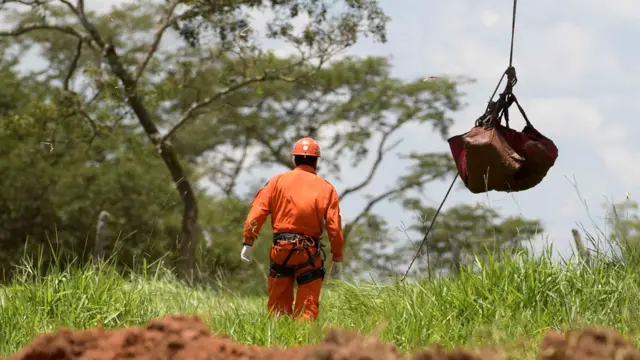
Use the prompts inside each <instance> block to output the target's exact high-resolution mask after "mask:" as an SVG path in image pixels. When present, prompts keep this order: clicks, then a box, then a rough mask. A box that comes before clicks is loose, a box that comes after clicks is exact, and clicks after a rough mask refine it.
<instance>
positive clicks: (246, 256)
mask: <svg viewBox="0 0 640 360" xmlns="http://www.w3.org/2000/svg"><path fill="white" fill-rule="evenodd" d="M252 251H253V249H252V248H251V246H249V245H244V246H242V251H241V252H240V259H242V260H244V261H246V262H251V252H252Z"/></svg>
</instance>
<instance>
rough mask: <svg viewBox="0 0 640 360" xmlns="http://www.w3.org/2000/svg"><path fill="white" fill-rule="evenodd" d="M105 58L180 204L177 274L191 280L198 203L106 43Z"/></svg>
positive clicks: (128, 78) (121, 66)
mask: <svg viewBox="0 0 640 360" xmlns="http://www.w3.org/2000/svg"><path fill="white" fill-rule="evenodd" d="M105 55H106V58H107V61H108V62H109V66H110V67H111V70H112V71H113V73H114V74H115V75H116V76H117V77H118V79H120V81H121V82H122V85H123V87H124V93H125V96H126V98H127V103H128V104H129V106H130V107H131V110H133V112H134V113H135V115H136V117H137V118H138V121H139V122H140V125H141V126H142V128H143V129H144V131H145V133H146V134H147V136H148V137H149V139H150V140H151V142H152V143H153V144H154V145H155V146H156V148H157V149H158V151H159V152H160V157H162V160H163V161H164V163H165V165H166V166H167V169H168V170H169V173H171V178H172V179H173V182H174V184H175V185H176V189H177V190H178V193H179V195H180V198H181V199H182V204H183V206H184V208H183V213H182V228H181V230H180V238H179V240H178V244H177V246H176V247H177V248H176V254H177V255H178V262H177V265H178V275H179V276H180V277H181V278H182V279H185V280H190V279H192V277H193V275H194V270H195V261H196V251H195V250H196V237H195V230H196V224H197V222H198V204H197V201H196V196H195V193H194V191H193V187H192V186H191V183H190V182H189V180H188V179H187V175H186V174H185V172H184V168H183V167H182V165H181V164H180V159H179V158H178V155H177V154H176V152H175V150H174V149H173V146H172V145H171V143H170V142H169V141H165V142H162V141H161V139H162V136H161V135H160V132H159V131H158V128H157V126H156V124H155V123H154V122H153V120H152V117H151V114H150V113H149V110H148V109H147V108H146V106H145V105H144V101H143V99H142V98H141V97H140V96H139V95H138V91H137V89H136V87H137V86H136V83H135V81H134V80H133V78H132V76H131V74H129V72H128V71H127V70H126V69H125V68H124V65H123V64H122V61H121V59H120V57H119V56H118V54H116V52H115V49H114V48H113V46H109V45H108V46H107V48H106V54H105Z"/></svg>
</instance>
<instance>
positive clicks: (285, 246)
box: [267, 242, 323, 320]
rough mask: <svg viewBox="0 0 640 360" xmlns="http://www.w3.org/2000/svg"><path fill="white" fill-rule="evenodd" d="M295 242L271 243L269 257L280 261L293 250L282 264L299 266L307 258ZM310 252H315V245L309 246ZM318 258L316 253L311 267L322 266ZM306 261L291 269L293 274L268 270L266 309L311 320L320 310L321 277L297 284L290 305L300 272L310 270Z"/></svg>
mask: <svg viewBox="0 0 640 360" xmlns="http://www.w3.org/2000/svg"><path fill="white" fill-rule="evenodd" d="M295 248H296V245H294V244H291V243H288V242H280V243H278V244H275V245H274V246H272V247H271V254H270V258H271V261H272V262H273V263H275V264H279V265H282V264H283V262H284V260H285V259H286V258H287V256H288V255H289V253H290V252H291V251H292V250H293V253H292V254H291V256H290V257H289V259H288V260H287V262H286V264H285V265H286V266H292V267H295V266H299V265H302V264H304V263H305V262H307V261H308V260H309V256H308V255H307V253H306V252H305V251H304V250H303V249H295ZM309 250H310V251H311V256H315V255H316V254H317V252H318V250H317V249H315V248H314V249H309ZM322 263H323V261H322V258H321V256H320V254H317V256H316V259H315V261H314V264H313V265H315V268H316V269H320V268H321V267H322V265H323V264H322ZM313 269H314V267H313V266H312V265H311V264H309V265H306V266H304V267H302V268H300V269H298V270H296V271H295V273H294V274H292V275H293V276H282V277H275V276H273V274H270V275H269V277H268V286H269V299H268V302H267V307H268V310H269V312H270V313H272V314H275V315H290V316H291V315H292V316H293V317H296V318H299V319H301V320H315V319H317V318H318V313H319V311H320V291H321V290H322V283H323V278H322V277H320V278H317V279H315V280H313V281H310V282H307V283H305V284H298V288H297V291H296V294H295V307H294V285H295V284H296V282H297V280H296V279H297V278H298V277H299V276H300V275H304V274H305V273H307V272H309V271H311V270H313Z"/></svg>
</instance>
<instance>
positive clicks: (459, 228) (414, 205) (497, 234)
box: [404, 198, 544, 274]
mask: <svg viewBox="0 0 640 360" xmlns="http://www.w3.org/2000/svg"><path fill="white" fill-rule="evenodd" d="M404 201H405V205H406V206H407V208H410V209H413V210H414V211H415V212H416V213H417V215H418V219H419V221H417V222H416V223H414V224H412V225H411V226H409V227H408V229H407V230H409V231H416V232H417V233H418V234H419V237H420V238H422V236H423V235H424V234H425V233H426V231H427V230H428V228H429V225H430V223H431V221H432V218H433V216H434V215H435V212H436V209H434V208H429V207H424V206H423V205H421V204H420V201H419V200H417V199H412V198H408V199H405V200H404ZM543 231H544V228H543V226H542V224H541V223H540V221H538V220H532V219H526V218H522V217H507V218H504V219H503V218H501V216H500V214H499V213H498V212H497V211H495V210H494V209H491V208H488V207H486V206H484V205H482V204H479V203H478V204H473V205H470V204H459V205H456V206H453V207H451V208H449V209H447V210H446V211H443V212H441V213H440V215H439V216H438V219H437V220H436V223H435V224H434V227H433V229H432V230H431V233H430V235H429V237H428V238H427V241H426V243H425V245H424V246H423V248H422V250H421V251H420V253H419V254H418V256H419V258H420V259H421V260H420V261H416V263H415V265H414V266H415V268H416V270H417V271H419V272H427V273H429V274H432V273H438V272H444V273H453V274H455V273H457V272H458V271H459V269H460V267H461V266H465V265H469V264H471V263H472V262H473V261H474V258H475V257H479V258H484V257H486V256H488V255H495V254H498V255H499V252H500V251H504V250H507V251H508V250H516V249H520V248H522V246H523V244H524V243H525V242H526V241H531V239H532V237H533V236H535V235H536V234H538V233H541V232H543ZM418 246H419V244H412V245H409V246H408V247H405V252H407V253H414V252H415V251H416V250H417V248H418ZM422 259H424V260H422Z"/></svg>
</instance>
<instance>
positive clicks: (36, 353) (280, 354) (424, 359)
mask: <svg viewBox="0 0 640 360" xmlns="http://www.w3.org/2000/svg"><path fill="white" fill-rule="evenodd" d="M508 358H509V356H507V355H506V352H504V351H501V350H499V349H498V350H496V349H468V350H445V349H444V348H442V347H440V346H438V345H433V346H431V347H430V348H428V349H425V350H422V351H420V352H417V353H415V354H412V355H409V356H407V355H404V354H402V353H401V352H400V351H398V350H397V349H396V348H395V347H394V346H392V345H389V344H384V343H382V342H380V341H378V340H376V339H374V338H371V337H364V336H361V335H358V334H355V333H351V332H344V331H341V330H331V331H330V332H329V333H328V335H327V337H326V338H325V340H324V341H323V342H322V343H321V344H318V345H316V346H301V347H296V348H291V349H281V348H261V347H257V346H247V345H240V344H236V343H234V342H233V341H232V340H230V339H229V338H226V337H220V336H212V335H211V333H210V332H209V330H208V329H207V326H206V325H205V324H204V323H203V322H201V321H200V320H199V319H198V318H197V317H191V316H170V317H166V318H163V319H157V320H153V321H151V322H149V323H148V324H147V325H146V326H144V327H140V328H137V327H136V328H126V329H118V330H104V329H101V328H96V329H91V330H86V331H76V332H74V331H70V330H68V329H61V330H59V331H57V332H55V333H51V334H45V335H41V336H39V337H37V338H36V339H35V340H33V341H32V342H31V344H29V345H28V346H26V347H25V348H23V349H22V350H21V351H19V352H18V353H16V354H14V355H11V356H9V357H8V358H7V360H72V359H73V360H77V359H95V360H107V359H109V360H111V359H140V360H142V359H145V360H146V359H148V360H151V359H154V360H165V359H176V360H182V359H184V360H186V359H190V360H204V359H216V360H217V359H220V360H222V359H224V360H226V359H229V360H240V359H285V360H348V359H358V360H378V359H379V360H383V359H384V360H396V359H398V360H399V359H414V360H489V359H491V360H504V359H508ZM539 358H540V359H541V360H640V351H638V349H636V348H635V347H634V346H633V345H632V343H631V342H630V341H629V340H627V339H624V338H623V337H622V336H620V335H619V334H618V333H616V332H615V331H612V330H609V329H603V328H587V329H582V330H576V331H572V332H568V333H566V334H560V333H557V332H549V333H547V334H546V335H545V336H544V338H543V340H542V341H541V343H540V347H539Z"/></svg>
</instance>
